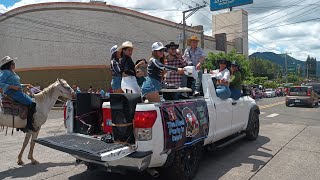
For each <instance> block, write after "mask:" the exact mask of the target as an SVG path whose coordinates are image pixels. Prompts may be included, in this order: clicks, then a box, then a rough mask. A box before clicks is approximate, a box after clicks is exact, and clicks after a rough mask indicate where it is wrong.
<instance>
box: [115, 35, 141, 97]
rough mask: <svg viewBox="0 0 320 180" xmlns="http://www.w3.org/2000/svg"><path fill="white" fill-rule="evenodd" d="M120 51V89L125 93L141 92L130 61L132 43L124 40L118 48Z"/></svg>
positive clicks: (133, 66)
mask: <svg viewBox="0 0 320 180" xmlns="http://www.w3.org/2000/svg"><path fill="white" fill-rule="evenodd" d="M118 50H119V51H120V52H121V61H120V68H121V72H122V80H121V89H122V91H123V92H125V93H129V92H132V93H138V94H140V93H141V90H140V87H139V85H138V83H137V78H136V70H135V65H134V63H133V61H132V58H131V56H132V53H133V45H132V42H130V41H126V42H124V43H122V45H121V46H120V47H119V48H118Z"/></svg>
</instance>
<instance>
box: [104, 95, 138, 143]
mask: <svg viewBox="0 0 320 180" xmlns="http://www.w3.org/2000/svg"><path fill="white" fill-rule="evenodd" d="M140 102H141V96H140V94H110V106H111V117H112V123H113V124H115V126H113V127H112V132H113V137H114V140H115V141H121V142H128V143H134V135H133V125H129V126H117V125H123V124H128V123H132V120H133V118H134V113H135V110H136V105H137V103H140Z"/></svg>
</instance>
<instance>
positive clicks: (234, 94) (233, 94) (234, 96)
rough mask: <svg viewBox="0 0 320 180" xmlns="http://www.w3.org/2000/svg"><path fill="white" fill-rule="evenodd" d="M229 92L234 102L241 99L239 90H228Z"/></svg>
mask: <svg viewBox="0 0 320 180" xmlns="http://www.w3.org/2000/svg"><path fill="white" fill-rule="evenodd" d="M230 91H231V98H232V99H234V100H238V99H239V98H240V97H241V90H240V89H233V88H230Z"/></svg>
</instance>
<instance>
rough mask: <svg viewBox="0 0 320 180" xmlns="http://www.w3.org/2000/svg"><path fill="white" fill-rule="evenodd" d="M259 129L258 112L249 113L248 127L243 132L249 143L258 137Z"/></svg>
mask: <svg viewBox="0 0 320 180" xmlns="http://www.w3.org/2000/svg"><path fill="white" fill-rule="evenodd" d="M259 129H260V123H259V114H258V112H255V111H251V113H250V116H249V122H248V126H247V129H246V131H245V133H246V138H247V139H248V140H250V141H253V140H256V139H257V138H258V136H259Z"/></svg>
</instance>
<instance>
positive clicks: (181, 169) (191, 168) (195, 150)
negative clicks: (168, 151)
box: [165, 141, 203, 180]
mask: <svg viewBox="0 0 320 180" xmlns="http://www.w3.org/2000/svg"><path fill="white" fill-rule="evenodd" d="M202 149H203V141H201V142H199V143H197V144H195V145H193V146H190V147H187V148H184V149H181V150H179V151H177V152H176V153H175V156H174V161H173V163H172V165H171V166H169V167H166V168H165V176H169V177H170V179H177V180H190V179H193V178H194V176H195V175H196V173H197V171H198V168H199V164H200V159H201V155H202Z"/></svg>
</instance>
